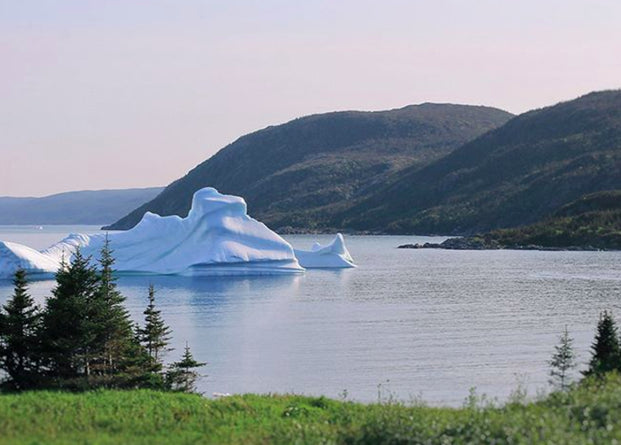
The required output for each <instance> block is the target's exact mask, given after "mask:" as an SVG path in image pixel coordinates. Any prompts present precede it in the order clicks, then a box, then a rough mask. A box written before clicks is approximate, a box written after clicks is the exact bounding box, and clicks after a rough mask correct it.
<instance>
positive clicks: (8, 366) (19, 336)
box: [0, 269, 41, 390]
mask: <svg viewBox="0 0 621 445" xmlns="http://www.w3.org/2000/svg"><path fill="white" fill-rule="evenodd" d="M13 283H14V285H15V291H14V293H13V296H12V297H11V299H10V300H9V301H8V302H7V303H6V304H5V305H4V306H3V307H2V311H1V312H0V369H2V370H4V371H5V372H6V373H7V374H8V377H9V380H8V381H7V382H6V385H5V386H8V387H9V388H12V389H17V390H23V389H28V388H31V387H33V386H34V385H35V380H36V376H37V374H38V373H39V337H38V333H39V329H40V322H41V315H40V313H39V309H38V308H37V306H36V305H35V303H34V300H33V299H32V297H31V296H30V295H29V294H28V283H27V281H26V272H25V271H24V270H23V269H19V270H18V271H17V272H16V273H15V280H14V281H13Z"/></svg>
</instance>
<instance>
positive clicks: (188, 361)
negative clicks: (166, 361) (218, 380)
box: [166, 343, 206, 392]
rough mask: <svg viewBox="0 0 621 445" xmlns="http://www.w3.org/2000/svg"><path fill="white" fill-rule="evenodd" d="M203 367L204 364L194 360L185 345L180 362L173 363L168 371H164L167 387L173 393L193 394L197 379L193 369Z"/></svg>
mask: <svg viewBox="0 0 621 445" xmlns="http://www.w3.org/2000/svg"><path fill="white" fill-rule="evenodd" d="M205 365H206V363H200V362H197V361H196V360H194V357H193V356H192V353H191V352H190V347H189V346H188V344H187V343H186V344H185V349H184V351H183V357H182V358H181V360H179V361H178V362H174V363H173V364H172V365H170V368H169V369H168V371H166V380H167V382H168V386H169V387H170V388H171V389H172V390H173V391H181V392H195V391H196V385H195V384H196V379H197V378H198V377H199V375H198V373H197V372H196V371H195V369H196V368H200V367H202V366H205Z"/></svg>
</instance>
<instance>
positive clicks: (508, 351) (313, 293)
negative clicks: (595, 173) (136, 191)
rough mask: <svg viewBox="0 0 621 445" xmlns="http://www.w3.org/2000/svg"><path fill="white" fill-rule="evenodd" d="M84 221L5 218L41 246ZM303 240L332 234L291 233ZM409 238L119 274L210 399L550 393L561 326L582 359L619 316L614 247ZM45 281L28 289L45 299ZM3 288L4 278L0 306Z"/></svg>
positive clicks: (449, 399) (19, 236) (438, 398)
mask: <svg viewBox="0 0 621 445" xmlns="http://www.w3.org/2000/svg"><path fill="white" fill-rule="evenodd" d="M95 231H97V228H96V227H92V226H50V227H26V226H0V240H4V241H15V242H19V243H24V244H27V245H29V246H31V247H36V248H38V249H40V248H44V247H47V246H49V245H50V244H52V243H54V242H56V241H58V240H60V239H61V238H63V237H64V236H65V235H67V234H69V233H70V232H85V233H92V232H95ZM286 238H287V240H289V241H290V242H291V243H292V244H293V245H294V246H295V247H301V248H309V247H310V246H311V244H312V242H313V241H315V240H318V241H320V242H325V241H329V240H330V239H331V237H329V236H305V235H304V236H303V235H298V236H287V237H286ZM443 239H444V238H430V237H415V236H346V238H345V240H346V243H347V246H348V248H349V250H350V252H351V254H352V256H353V257H354V260H356V262H357V264H358V265H359V267H358V268H356V269H351V270H342V271H327V270H309V271H307V273H306V274H304V275H299V276H289V277H282V276H279V277H245V278H244V277H228V278H184V277H174V276H156V277H154V276H148V277H122V278H121V279H120V280H119V286H120V289H121V291H122V292H123V294H124V295H125V296H126V297H127V307H128V309H129V310H130V311H131V313H132V316H133V317H134V318H135V319H136V320H141V315H142V314H141V313H142V310H143V309H144V307H145V305H146V303H147V287H148V285H149V284H150V283H153V284H154V285H155V288H156V290H157V294H156V301H157V304H158V305H159V306H160V308H161V309H162V312H163V315H164V318H165V320H166V322H167V323H168V324H169V325H170V326H171V327H172V329H173V331H174V332H173V337H174V343H173V346H174V348H175V350H174V351H171V352H169V353H168V354H167V356H166V359H167V360H169V361H174V360H176V359H178V358H179V356H180V354H181V352H182V348H183V345H184V344H185V342H186V341H187V342H188V343H189V345H190V347H191V348H192V352H193V353H194V356H195V358H197V359H198V360H200V361H205V362H208V365H207V366H206V367H205V368H204V370H203V373H204V374H205V375H206V376H205V377H204V378H203V379H202V380H201V382H200V384H199V389H200V390H201V392H203V393H205V395H211V394H212V393H213V392H220V393H244V392H255V393H302V394H309V395H326V396H329V397H337V398H338V397H342V396H344V395H345V394H346V395H347V398H348V399H352V400H360V401H369V402H370V401H376V400H377V399H378V397H381V398H382V399H384V400H385V399H387V398H389V397H392V398H396V399H399V400H403V401H409V400H418V399H421V398H422V399H423V400H424V401H426V402H428V403H429V404H433V405H451V406H459V405H461V404H462V403H463V401H464V399H465V398H466V397H467V395H468V393H469V390H470V388H472V387H474V388H476V392H477V393H478V394H486V396H487V397H489V398H492V399H494V398H497V399H498V400H499V401H503V400H506V399H507V397H509V396H510V394H511V393H512V392H513V391H515V390H516V388H518V386H519V387H522V388H526V389H527V391H528V394H529V395H531V396H535V395H536V393H538V392H542V391H547V390H549V385H548V364H547V361H548V360H549V359H550V356H551V354H552V352H553V349H554V345H555V344H557V343H558V336H559V335H560V334H561V333H562V331H563V329H564V328H565V326H567V328H568V330H569V333H570V335H571V336H572V337H574V339H575V349H576V352H577V354H578V361H579V362H580V367H581V368H584V365H585V363H586V362H587V361H588V360H589V358H590V352H589V347H590V343H591V342H592V340H593V336H594V331H595V325H596V323H597V319H598V314H599V312H600V311H601V310H604V309H610V310H612V311H613V312H614V313H615V315H617V317H618V319H619V320H620V321H621V273H620V272H621V252H538V251H448V250H428V249H424V250H402V249H397V248H396V247H397V246H398V245H400V244H404V243H412V242H425V241H432V242H438V241H442V240H443ZM52 286H53V281H38V282H34V283H32V284H31V294H32V295H33V296H34V297H35V298H36V299H37V301H39V302H41V303H43V301H44V299H45V296H46V295H48V294H49V291H50V289H51V287H52ZM11 291H12V285H11V283H9V282H6V281H4V282H2V281H0V302H4V301H5V300H6V299H7V298H8V297H9V296H10V294H11Z"/></svg>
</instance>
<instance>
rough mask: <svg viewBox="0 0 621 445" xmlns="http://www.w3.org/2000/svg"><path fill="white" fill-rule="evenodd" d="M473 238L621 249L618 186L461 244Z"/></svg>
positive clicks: (494, 243) (507, 244)
mask: <svg viewBox="0 0 621 445" xmlns="http://www.w3.org/2000/svg"><path fill="white" fill-rule="evenodd" d="M475 239H476V240H479V242H480V245H481V246H483V247H485V246H487V247H488V248H516V247H518V248H523V247H528V246H532V247H537V248H539V247H543V248H582V249H615V250H617V249H621V190H614V191H607V192H600V193H594V194H590V195H587V196H584V197H582V198H581V199H578V200H576V201H574V202H572V203H570V204H567V205H566V206H563V207H561V208H560V209H559V210H558V211H556V212H555V213H554V215H553V216H551V217H549V218H546V219H544V220H543V221H540V222H537V223H535V224H531V225H528V226H524V227H517V228H513V229H501V230H494V231H492V232H489V233H486V234H484V235H478V236H477V237H475V238H469V239H466V240H464V241H462V244H463V245H467V244H468V242H474V240H475ZM457 244H459V242H458V243H457Z"/></svg>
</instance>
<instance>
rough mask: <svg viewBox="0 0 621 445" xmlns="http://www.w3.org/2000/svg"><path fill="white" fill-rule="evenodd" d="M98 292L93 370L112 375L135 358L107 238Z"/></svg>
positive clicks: (93, 306)
mask: <svg viewBox="0 0 621 445" xmlns="http://www.w3.org/2000/svg"><path fill="white" fill-rule="evenodd" d="M99 264H100V267H101V269H100V274H99V289H98V292H97V293H96V294H95V295H94V300H93V301H92V302H91V314H90V316H91V320H92V322H91V323H90V324H91V328H92V329H93V334H94V335H95V337H96V338H95V346H96V347H95V348H94V351H93V367H94V368H95V371H96V373H98V374H100V375H111V374H114V373H115V372H117V371H118V370H120V369H121V368H123V366H124V362H125V361H126V360H128V359H130V358H129V356H130V355H131V354H135V353H136V351H135V350H134V345H132V342H133V340H134V336H133V331H132V322H131V319H130V316H129V313H128V312H127V310H126V309H125V307H124V306H123V303H124V302H125V297H123V295H122V294H121V293H120V292H119V291H118V289H117V285H116V277H115V276H114V269H113V266H114V257H113V256H112V250H111V249H110V241H109V239H108V235H107V234H106V238H105V241H104V244H103V247H102V249H101V254H100V258H99Z"/></svg>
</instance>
